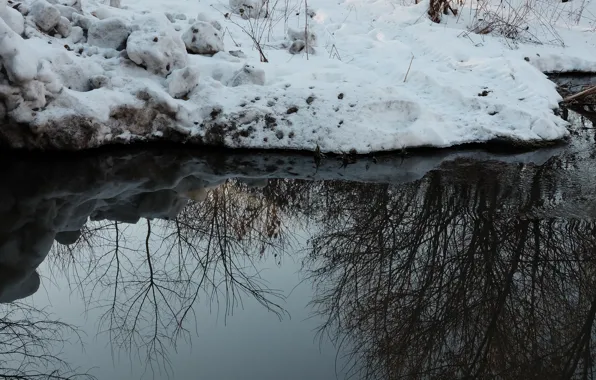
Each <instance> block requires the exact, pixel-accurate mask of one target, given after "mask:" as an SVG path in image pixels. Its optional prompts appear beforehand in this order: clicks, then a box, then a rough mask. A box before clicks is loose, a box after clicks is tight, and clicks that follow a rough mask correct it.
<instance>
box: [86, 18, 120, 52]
mask: <svg viewBox="0 0 596 380" xmlns="http://www.w3.org/2000/svg"><path fill="white" fill-rule="evenodd" d="M130 33H131V28H130V27H129V26H128V25H126V23H125V22H124V20H122V19H120V18H107V19H104V20H99V21H96V22H94V23H93V24H92V25H91V26H90V28H89V32H88V34H87V42H88V43H89V44H90V45H93V46H98V47H101V48H109V49H115V50H123V49H124V48H125V47H126V40H127V39H128V36H129V35H130Z"/></svg>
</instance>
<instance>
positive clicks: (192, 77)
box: [166, 66, 199, 99]
mask: <svg viewBox="0 0 596 380" xmlns="http://www.w3.org/2000/svg"><path fill="white" fill-rule="evenodd" d="M198 84H199V70H198V68H197V67H194V66H187V67H185V68H183V69H178V70H174V71H172V73H171V74H170V75H168V77H167V78H166V86H167V88H168V93H169V94H170V95H171V96H172V97H174V98H177V99H180V98H183V97H185V96H187V95H188V94H189V93H190V92H191V91H192V90H194V89H195V88H196V87H197V85H198Z"/></svg>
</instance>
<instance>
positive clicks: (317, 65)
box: [0, 0, 596, 153]
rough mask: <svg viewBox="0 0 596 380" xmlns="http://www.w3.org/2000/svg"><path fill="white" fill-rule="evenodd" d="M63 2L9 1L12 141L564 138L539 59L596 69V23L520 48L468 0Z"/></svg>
mask: <svg viewBox="0 0 596 380" xmlns="http://www.w3.org/2000/svg"><path fill="white" fill-rule="evenodd" d="M51 3H52V4H50V3H48V2H46V1H45V0H35V1H34V0H25V1H23V2H19V3H16V2H15V3H11V2H10V1H9V2H8V3H7V1H6V0H4V1H0V8H1V10H0V18H2V20H3V21H2V20H0V56H1V58H2V65H3V70H2V74H3V76H4V78H3V79H2V83H1V84H0V98H1V99H2V100H3V105H4V107H3V108H2V109H1V110H0V111H2V112H3V113H4V114H5V115H6V118H7V120H8V122H7V123H6V124H5V125H3V126H2V127H1V128H0V141H1V143H2V144H3V145H5V146H10V147H15V148H29V149H70V150H78V149H85V148H90V147H97V146H101V145H106V144H113V143H128V142H132V141H156V140H167V141H179V142H186V143H196V144H209V145H224V146H228V147H246V148H278V149H301V150H314V149H316V148H317V146H318V147H319V148H320V149H321V150H322V151H331V152H338V153H339V152H350V151H351V152H354V151H355V152H358V153H367V152H371V151H387V150H398V149H402V148H404V147H418V146H436V147H447V146H452V145H457V144H463V143H469V142H483V141H490V140H494V139H499V140H511V141H516V142H521V143H536V142H542V141H552V140H558V139H561V138H564V137H566V136H567V135H568V132H567V128H566V122H564V121H563V120H562V119H560V118H558V117H557V116H555V115H554V112H553V110H554V109H556V108H557V107H558V101H559V100H560V96H559V95H558V94H557V92H556V89H555V85H554V84H553V83H552V82H550V81H549V80H548V79H547V78H546V76H545V75H543V74H542V73H541V72H540V70H542V71H555V70H559V71H560V70H566V71H574V70H580V69H590V68H591V69H594V70H596V49H594V42H593V41H591V39H592V36H593V33H592V32H587V31H578V30H575V29H571V28H567V29H565V30H561V31H560V34H559V35H560V36H561V38H564V39H565V42H566V43H567V40H569V43H568V45H569V44H572V45H569V46H567V47H565V48H563V47H559V46H558V45H555V44H544V45H538V44H535V43H533V44H532V43H528V44H517V45H516V46H515V47H514V48H512V46H511V41H510V40H505V39H504V38H502V37H496V36H491V35H479V34H473V33H469V32H466V31H465V30H462V29H465V28H466V27H467V23H468V21H466V17H464V16H462V15H465V14H466V8H464V9H462V10H461V12H460V16H461V17H445V18H444V20H443V23H442V24H434V23H432V22H431V21H429V20H428V19H427V17H426V9H427V7H428V4H427V2H421V3H420V4H417V5H403V6H402V5H399V4H397V3H395V2H394V1H390V0H375V1H364V0H346V1H343V2H340V3H337V2H335V1H331V0H311V1H309V2H308V10H307V11H306V12H305V9H304V5H305V2H303V1H295V2H293V1H290V0H288V1H285V2H283V3H282V2H280V1H275V2H274V0H270V1H269V2H267V3H266V4H265V5H263V3H257V1H254V0H251V1H250V2H238V1H234V0H231V1H230V3H229V4H228V3H225V4H222V3H220V2H218V1H217V0H212V1H205V2H198V1H194V0H192V1H191V0H168V1H157V0H151V1H147V0H123V1H122V2H121V3H122V4H121V5H119V4H118V3H120V2H116V1H113V0H112V1H111V2H107V3H108V4H104V3H103V2H99V1H97V0H52V1H51ZM109 3H111V4H112V5H115V6H120V7H115V6H110V5H109ZM472 6H473V4H472ZM261 7H262V8H261ZM265 8H267V9H265ZM267 11H268V12H269V14H268V16H267V17H266V18H265V17H263V16H264V13H266V12H267ZM23 15H25V16H24V17H23ZM305 30H306V31H307V33H305ZM306 36H308V37H307V38H306ZM300 38H302V39H300ZM257 42H258V44H257ZM257 45H258V46H257ZM307 52H308V54H307ZM265 59H266V60H267V61H268V62H267V63H264V62H261V61H264V60H265Z"/></svg>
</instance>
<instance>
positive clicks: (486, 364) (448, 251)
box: [310, 163, 596, 379]
mask: <svg viewBox="0 0 596 380" xmlns="http://www.w3.org/2000/svg"><path fill="white" fill-rule="evenodd" d="M551 174H552V173H551V172H549V170H548V167H547V166H543V167H538V168H526V167H499V165H489V166H486V165H481V164H475V163H459V164H458V165H454V166H452V167H449V168H445V170H442V171H437V172H432V173H429V175H428V176H426V177H425V178H424V179H423V180H421V181H418V182H415V183H412V184H408V185H401V186H383V185H354V186H353V187H352V188H351V189H350V190H349V191H341V192H338V193H336V194H334V197H333V199H334V200H335V202H334V204H333V209H332V210H331V212H328V213H327V214H326V216H325V218H324V219H323V220H324V221H325V223H324V227H323V228H322V231H321V232H320V233H319V234H317V236H315V237H314V238H313V241H312V252H311V260H310V267H311V268H312V277H313V279H314V281H315V283H316V285H317V296H316V297H315V300H314V301H313V303H314V305H315V307H316V310H317V312H318V313H321V314H323V315H325V316H327V318H328V319H327V323H326V324H325V325H324V326H322V327H321V332H322V333H326V334H330V335H331V336H333V337H334V338H335V340H336V342H338V343H341V342H343V341H344V339H348V340H349V342H350V343H351V347H352V348H353V349H352V352H351V354H352V355H353V356H354V358H355V359H361V360H363V361H364V362H365V365H364V367H363V368H364V370H363V372H362V373H359V375H361V376H362V377H363V378H371V379H381V378H382V379H397V378H413V379H414V378H441V379H443V378H444V379H451V378H507V379H527V378H537V379H543V378H572V377H574V375H576V376H577V377H578V378H592V368H593V363H592V360H593V355H594V353H595V351H594V348H593V343H592V336H593V334H594V317H595V313H596V277H595V274H596V260H595V259H594V255H595V254H596V234H595V232H596V224H595V223H594V222H593V221H592V220H590V221H582V220H575V219H568V220H566V219H555V218H532V217H530V216H529V214H530V211H531V210H533V209H534V208H536V207H541V206H543V203H544V202H545V198H547V197H553V196H555V195H556V192H557V189H556V188H550V186H549V184H552V182H549V181H550V180H549V175H551ZM359 193H360V194H367V195H368V200H367V203H366V204H362V205H359V204H354V203H353V202H352V203H348V202H346V200H347V199H348V198H352V197H355V198H358V196H357V194H359ZM342 199H343V201H342Z"/></svg>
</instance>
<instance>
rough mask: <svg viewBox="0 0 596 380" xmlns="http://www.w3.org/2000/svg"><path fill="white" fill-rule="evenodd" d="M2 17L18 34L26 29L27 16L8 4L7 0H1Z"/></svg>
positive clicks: (0, 11) (0, 16)
mask: <svg viewBox="0 0 596 380" xmlns="http://www.w3.org/2000/svg"><path fill="white" fill-rule="evenodd" d="M0 18H1V19H2V20H4V22H5V23H6V25H8V26H9V27H10V28H11V29H12V30H14V31H15V33H16V34H18V35H21V34H23V32H24V31H25V18H24V17H23V15H22V14H21V13H20V12H19V11H17V10H16V9H14V8H12V7H10V6H8V1H7V0H0Z"/></svg>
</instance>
